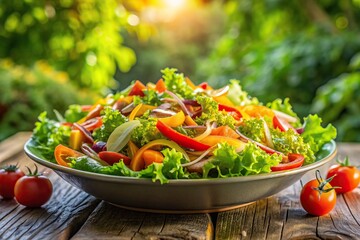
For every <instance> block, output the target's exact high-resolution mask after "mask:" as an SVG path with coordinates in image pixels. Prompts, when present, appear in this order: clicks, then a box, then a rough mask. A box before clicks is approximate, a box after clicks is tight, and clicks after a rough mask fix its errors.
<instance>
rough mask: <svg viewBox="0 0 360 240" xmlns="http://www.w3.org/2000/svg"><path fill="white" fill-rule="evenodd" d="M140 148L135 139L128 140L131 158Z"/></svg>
mask: <svg viewBox="0 0 360 240" xmlns="http://www.w3.org/2000/svg"><path fill="white" fill-rule="evenodd" d="M138 150H139V148H138V147H137V146H136V145H135V143H134V142H133V141H131V140H130V141H129V142H128V151H127V152H128V155H129V157H130V158H132V157H134V156H135V154H136V152H137V151H138Z"/></svg>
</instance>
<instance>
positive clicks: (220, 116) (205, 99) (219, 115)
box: [195, 95, 236, 128]
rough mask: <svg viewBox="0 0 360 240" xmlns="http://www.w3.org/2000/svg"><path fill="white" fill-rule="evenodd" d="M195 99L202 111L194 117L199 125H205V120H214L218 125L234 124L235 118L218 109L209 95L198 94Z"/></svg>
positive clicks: (231, 125)
mask: <svg viewBox="0 0 360 240" xmlns="http://www.w3.org/2000/svg"><path fill="white" fill-rule="evenodd" d="M196 101H197V102H198V103H199V104H200V105H201V108H202V113H201V115H200V116H199V117H197V118H196V119H195V121H196V123H197V124H199V125H205V123H206V122H207V121H211V122H216V123H217V124H218V125H219V126H224V125H227V126H229V127H231V128H234V126H235V123H236V121H235V119H234V118H233V117H232V116H231V115H229V114H227V113H226V112H224V111H219V106H218V103H217V102H216V101H215V100H214V99H213V98H211V97H209V96H206V95H199V96H197V97H196Z"/></svg>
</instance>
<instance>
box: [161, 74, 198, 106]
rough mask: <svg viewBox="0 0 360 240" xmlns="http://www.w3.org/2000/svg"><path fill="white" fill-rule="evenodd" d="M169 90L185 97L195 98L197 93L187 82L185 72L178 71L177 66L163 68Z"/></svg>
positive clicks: (164, 78)
mask: <svg viewBox="0 0 360 240" xmlns="http://www.w3.org/2000/svg"><path fill="white" fill-rule="evenodd" d="M161 73H162V74H163V76H162V78H163V80H164V83H165V86H166V88H167V90H169V91H171V92H173V93H176V94H177V95H179V96H181V97H183V98H184V99H193V98H194V96H195V94H194V91H193V90H192V88H191V87H190V86H189V85H188V84H187V83H186V81H185V77H184V74H182V73H177V69H176V68H165V69H163V70H161Z"/></svg>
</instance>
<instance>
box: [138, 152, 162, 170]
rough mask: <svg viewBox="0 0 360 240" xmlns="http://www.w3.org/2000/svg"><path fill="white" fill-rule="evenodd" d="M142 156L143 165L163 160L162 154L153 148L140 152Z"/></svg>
mask: <svg viewBox="0 0 360 240" xmlns="http://www.w3.org/2000/svg"><path fill="white" fill-rule="evenodd" d="M142 158H143V159H144V163H145V167H147V166H149V165H151V164H152V163H154V162H156V163H162V162H163V161H164V156H163V155H162V154H161V153H160V152H159V151H155V150H151V149H148V150H145V151H144V152H143V154H142Z"/></svg>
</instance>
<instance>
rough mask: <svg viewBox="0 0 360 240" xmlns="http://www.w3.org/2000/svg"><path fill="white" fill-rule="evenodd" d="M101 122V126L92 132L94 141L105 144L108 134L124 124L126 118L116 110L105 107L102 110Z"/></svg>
mask: <svg viewBox="0 0 360 240" xmlns="http://www.w3.org/2000/svg"><path fill="white" fill-rule="evenodd" d="M102 121H103V125H102V126H101V127H100V128H98V129H96V130H95V132H94V139H95V140H98V141H103V142H107V140H108V138H109V136H110V134H111V133H112V132H113V131H114V130H115V128H117V127H118V126H120V125H121V124H123V123H125V122H126V121H127V118H126V117H125V116H123V115H122V114H121V113H120V112H119V111H118V110H114V109H112V108H111V107H105V108H104V110H103V118H102Z"/></svg>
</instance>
